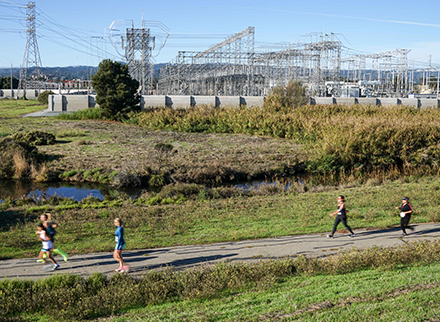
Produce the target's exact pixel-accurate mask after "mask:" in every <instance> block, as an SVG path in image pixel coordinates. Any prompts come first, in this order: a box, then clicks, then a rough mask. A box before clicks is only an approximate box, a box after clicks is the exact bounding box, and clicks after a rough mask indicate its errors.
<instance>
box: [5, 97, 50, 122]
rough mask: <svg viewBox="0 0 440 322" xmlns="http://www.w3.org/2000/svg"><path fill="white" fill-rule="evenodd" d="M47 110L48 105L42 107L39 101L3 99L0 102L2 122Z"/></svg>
mask: <svg viewBox="0 0 440 322" xmlns="http://www.w3.org/2000/svg"><path fill="white" fill-rule="evenodd" d="M45 109H47V104H46V105H42V104H41V103H39V102H38V101H37V100H12V99H3V100H1V101H0V120H2V119H9V118H16V117H19V116H22V115H25V114H29V113H34V112H38V111H43V110H45Z"/></svg>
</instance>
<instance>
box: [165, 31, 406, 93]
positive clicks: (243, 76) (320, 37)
mask: <svg viewBox="0 0 440 322" xmlns="http://www.w3.org/2000/svg"><path fill="white" fill-rule="evenodd" d="M303 39H304V41H303V42H302V43H295V44H286V45H284V46H283V47H282V49H278V50H271V49H268V50H264V51H260V52H256V51H255V48H254V46H255V28H254V27H248V28H246V29H245V30H243V31H241V32H239V33H237V34H234V35H232V36H231V37H229V38H227V39H226V40H224V41H222V42H220V43H218V44H216V45H214V46H212V47H211V48H209V49H207V50H205V51H202V52H195V51H179V52H178V54H177V58H176V61H175V62H171V63H169V64H167V65H165V66H164V67H162V68H161V70H160V72H159V81H158V94H168V95H242V96H264V95H267V94H268V93H269V92H270V90H271V89H272V88H273V87H274V86H277V85H285V84H287V83H288V82H289V81H291V80H294V81H295V80H299V81H301V82H303V84H305V85H307V86H308V88H309V91H310V94H311V95H313V96H330V95H331V96H341V88H342V87H344V86H347V85H350V84H353V85H354V84H356V85H357V86H361V87H362V86H364V87H365V82H370V85H371V84H375V86H376V87H375V88H374V93H375V94H376V95H378V96H388V97H391V96H404V95H407V94H408V91H409V90H410V86H409V79H408V59H407V54H408V52H409V50H406V49H398V50H395V51H390V52H385V53H378V54H371V55H356V56H351V57H345V58H342V56H343V46H342V43H341V41H339V40H338V39H337V37H336V36H335V34H333V33H331V34H323V33H313V34H309V35H306V36H304V38H303ZM367 60H371V62H370V61H369V62H368V63H367ZM367 66H368V68H367ZM373 81H374V82H373ZM362 82H364V83H362ZM371 82H373V83H371ZM370 85H368V86H370ZM370 87H371V86H370ZM370 87H368V91H364V92H363V93H364V94H365V95H366V96H368V95H370V94H371V92H372V90H371V88H370ZM329 88H330V89H329Z"/></svg>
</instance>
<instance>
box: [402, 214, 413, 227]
mask: <svg viewBox="0 0 440 322" xmlns="http://www.w3.org/2000/svg"><path fill="white" fill-rule="evenodd" d="M410 219H411V215H410V214H406V215H405V217H403V225H404V227H405V229H406V228H409V229H411V230H413V229H414V228H411V227H409V220H410Z"/></svg>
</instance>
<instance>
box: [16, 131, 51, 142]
mask: <svg viewBox="0 0 440 322" xmlns="http://www.w3.org/2000/svg"><path fill="white" fill-rule="evenodd" d="M10 137H11V138H12V139H13V140H15V141H17V142H22V143H26V144H29V145H52V144H55V142H56V141H55V135H53V134H51V133H46V132H41V131H30V132H27V133H15V134H12V135H11V136H10Z"/></svg>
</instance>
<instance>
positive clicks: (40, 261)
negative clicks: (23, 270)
mask: <svg viewBox="0 0 440 322" xmlns="http://www.w3.org/2000/svg"><path fill="white" fill-rule="evenodd" d="M37 263H46V261H45V260H44V259H37Z"/></svg>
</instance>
